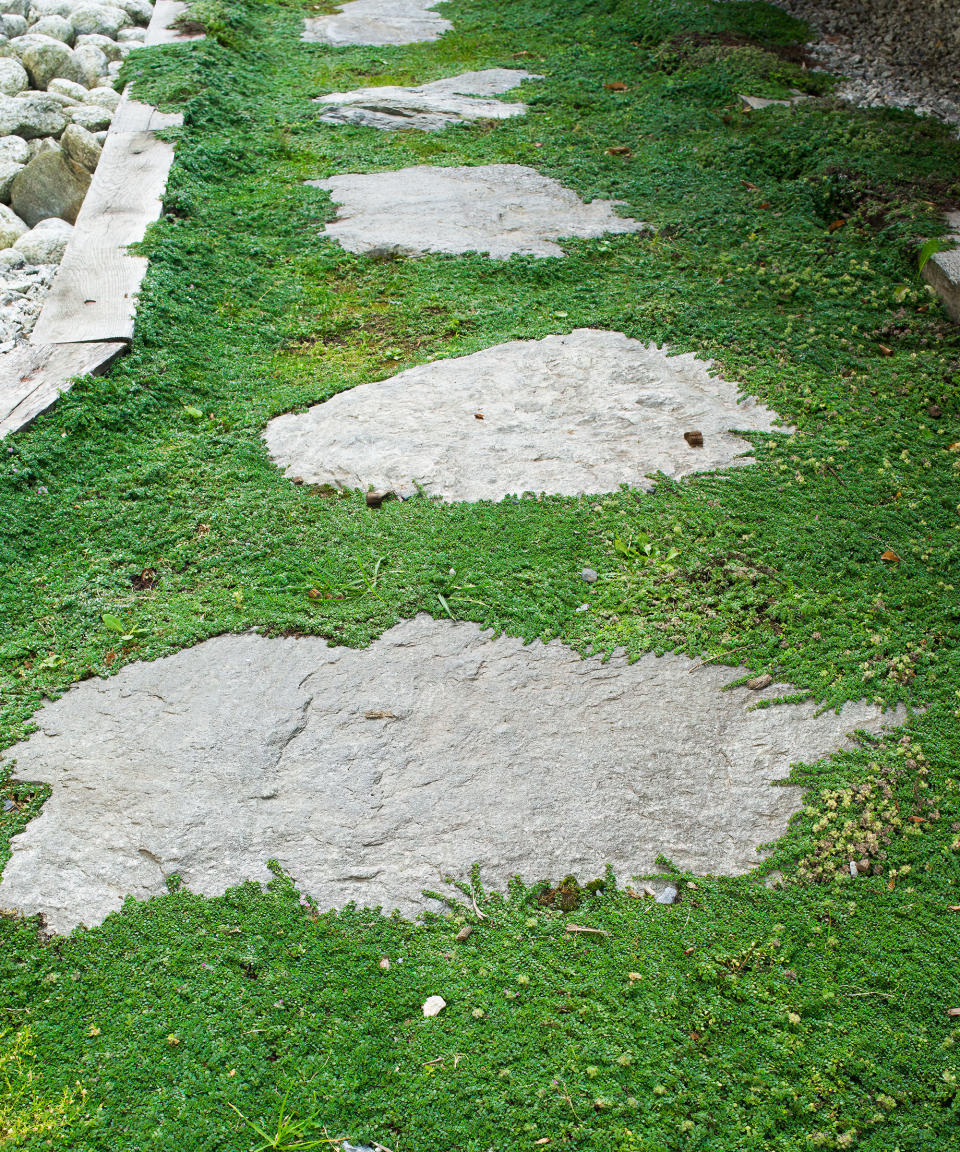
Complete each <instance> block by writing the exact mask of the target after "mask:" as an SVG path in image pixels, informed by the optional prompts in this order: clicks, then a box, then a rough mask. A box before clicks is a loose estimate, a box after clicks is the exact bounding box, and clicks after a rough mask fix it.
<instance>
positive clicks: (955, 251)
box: [923, 212, 960, 324]
mask: <svg viewBox="0 0 960 1152" xmlns="http://www.w3.org/2000/svg"><path fill="white" fill-rule="evenodd" d="M947 224H948V225H949V226H950V228H951V229H952V231H951V233H950V234H949V235H947V236H946V237H945V238H944V239H946V240H952V241H954V243H955V244H956V245H957V247H956V248H950V249H948V250H947V251H946V252H934V254H933V255H932V256H931V257H930V259H929V260H928V261H927V262H926V264H924V266H923V278H924V280H926V282H927V283H928V284H929V285H930V286H931V288H933V290H934V291H935V292H936V293H937V295H938V296H939V297H940V300H941V301H942V303H943V307H944V308H945V309H946V312H947V315H948V316H949V317H950V319H951V320H955V321H956V322H957V323H958V324H960V212H948V213H947Z"/></svg>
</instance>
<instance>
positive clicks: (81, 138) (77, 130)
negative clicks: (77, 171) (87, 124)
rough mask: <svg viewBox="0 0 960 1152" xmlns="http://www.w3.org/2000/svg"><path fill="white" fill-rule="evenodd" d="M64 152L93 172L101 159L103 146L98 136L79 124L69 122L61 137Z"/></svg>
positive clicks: (68, 157) (70, 158)
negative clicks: (98, 140) (101, 146)
mask: <svg viewBox="0 0 960 1152" xmlns="http://www.w3.org/2000/svg"><path fill="white" fill-rule="evenodd" d="M60 147H61V148H62V149H63V154H64V156H65V157H66V158H67V159H68V160H72V161H73V163H74V164H79V165H80V166H81V167H82V168H86V170H87V171H88V172H93V171H94V170H95V169H96V167H97V164H98V163H99V161H100V152H101V148H100V145H99V143H98V142H97V139H96V137H95V136H94V135H93V133H92V132H88V131H87V130H86V128H81V127H80V125H79V124H68V125H67V127H66V128H65V129H64V132H63V135H62V136H61V137H60Z"/></svg>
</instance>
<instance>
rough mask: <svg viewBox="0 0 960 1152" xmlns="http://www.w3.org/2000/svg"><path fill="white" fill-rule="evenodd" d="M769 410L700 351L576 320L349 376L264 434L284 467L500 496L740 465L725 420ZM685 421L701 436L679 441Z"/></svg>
mask: <svg viewBox="0 0 960 1152" xmlns="http://www.w3.org/2000/svg"><path fill="white" fill-rule="evenodd" d="M776 418H777V415H776V413H775V412H773V411H771V410H770V409H769V408H766V407H764V406H763V405H762V404H758V403H757V402H756V401H754V400H752V399H750V398H749V397H745V396H741V395H740V394H739V385H737V384H735V383H732V382H731V381H729V380H724V379H723V378H722V377H720V376H716V375H711V364H710V362H709V361H706V360H700V359H698V358H697V357H696V356H694V355H692V354H685V355H682V356H670V355H668V354H667V350H666V349H660V348H657V347H656V345H654V344H649V345H645V344H642V343H641V342H640V341H639V340H632V339H630V338H629V337H628V336H624V335H623V334H622V333H621V332H604V331H598V330H595V329H591V328H578V329H577V330H576V331H574V332H571V333H570V334H569V335H567V336H547V337H546V339H544V340H514V341H512V342H511V343H509V344H499V345H497V346H496V347H493V348H486V349H484V351H482V352H475V353H473V355H471V356H461V357H458V358H456V359H450V360H437V361H434V362H433V363H431V364H421V365H420V366H419V367H417V368H410V369H408V370H407V371H406V372H401V373H399V374H398V375H397V376H391V377H390V378H389V379H388V380H381V381H378V382H376V383H370V384H361V385H360V386H359V387H357V388H353V389H351V390H350V391H347V392H341V393H340V394H339V395H337V396H334V397H333V398H332V399H330V400H327V401H326V402H325V403H323V404H317V405H315V406H314V407H313V408H310V409H309V410H308V411H306V412H304V413H303V414H301V415H293V414H288V415H284V416H278V417H277V418H276V419H274V420H271V421H270V423H269V424H268V425H267V428H266V432H265V433H264V435H265V438H266V442H267V447H268V448H269V450H270V454H271V456H272V457H273V459H274V460H275V461H276V462H277V463H278V464H280V466H281V467H282V468H283V469H284V471H285V472H286V474H287V475H288V476H290V477H291V478H292V477H298V478H300V479H302V480H304V481H305V482H307V483H310V484H317V485H320V486H323V487H326V488H330V489H343V488H360V489H368V488H369V487H371V486H372V487H373V488H375V489H381V490H386V489H389V490H392V491H393V492H396V493H398V494H399V495H401V496H412V495H414V494H415V493H416V491H417V487H418V486H420V487H421V488H422V489H423V490H424V491H425V492H426V493H427V494H428V495H430V496H439V497H441V498H443V499H444V500H501V499H503V497H504V496H508V495H512V494H518V493H521V492H549V493H556V494H560V495H564V496H573V495H577V494H579V493H582V492H615V491H616V490H617V489H618V488H619V487H620V485H621V484H629V485H630V486H632V487H644V488H648V489H649V488H651V487H652V486H653V485H652V482H651V481H649V480H647V479H646V477H647V474H648V473H651V472H658V471H659V472H664V473H666V474H667V475H668V476H673V477H675V478H679V477H681V476H686V475H689V474H691V473H693V472H703V471H707V470H709V469H714V468H722V467H727V466H729V465H741V464H747V463H752V460H750V459H749V458H747V459H743V458H742V457H743V454H744V453H745V452H748V451H749V449H750V446H749V444H748V443H747V442H746V441H744V440H742V439H740V437H738V436H735V435H734V434H733V433H732V432H731V431H729V430H730V429H731V428H740V429H753V430H756V431H760V432H767V431H770V430H771V429H772V428H773V425H774V421H775V420H776ZM694 432H699V433H700V435H701V437H702V440H703V444H702V447H692V446H691V444H690V443H689V442H688V441H687V439H685V438H684V434H685V433H694ZM691 439H694V441H696V438H695V437H691Z"/></svg>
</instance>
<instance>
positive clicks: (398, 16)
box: [301, 0, 453, 48]
mask: <svg viewBox="0 0 960 1152" xmlns="http://www.w3.org/2000/svg"><path fill="white" fill-rule="evenodd" d="M438 3H439V0H351V2H350V3H349V4H344V5H343V7H342V8H341V9H340V11H339V12H336V13H334V14H333V15H331V16H316V17H314V18H312V19H309V20H305V21H304V31H303V35H302V37H301V39H303V40H305V41H307V42H308V43H312V44H333V45H334V46H336V47H345V46H347V45H351V44H369V45H372V46H374V47H381V48H383V47H387V46H389V45H390V44H415V43H417V42H418V41H421V40H439V39H440V37H441V36H442V35H443V34H444V32H449V30H450V29H451V28H452V27H453V25H452V24H451V23H450V21H449V20H444V19H443V17H442V16H438V15H437V14H436V12H433V11H432V8H433V7H434V5H436V4H438Z"/></svg>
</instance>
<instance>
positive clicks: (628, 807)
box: [0, 616, 905, 932]
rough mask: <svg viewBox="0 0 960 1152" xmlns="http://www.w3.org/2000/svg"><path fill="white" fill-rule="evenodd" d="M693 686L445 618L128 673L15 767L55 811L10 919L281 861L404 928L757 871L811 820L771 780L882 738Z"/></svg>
mask: <svg viewBox="0 0 960 1152" xmlns="http://www.w3.org/2000/svg"><path fill="white" fill-rule="evenodd" d="M693 666H694V665H693V661H691V660H690V659H688V658H687V657H684V656H662V657H660V658H659V659H658V658H656V657H654V656H652V655H647V656H644V657H643V658H642V659H640V660H638V661H637V662H636V663H634V664H628V663H627V661H626V659H625V658H624V657H623V656H619V655H615V656H614V657H613V658H612V659H611V660H610V661H609V662H608V663H603V662H602V661H601V660H600V659H599V658H590V659H586V660H583V659H581V658H580V657H579V656H578V654H577V653H576V652H574V651H572V650H571V649H569V648H567V647H565V646H564V645H562V644H560V643H558V642H553V643H551V644H547V645H544V644H542V643H540V642H539V641H537V642H534V643H533V644H529V645H525V644H523V643H522V642H521V641H520V640H516V639H511V638H509V637H506V636H500V637H499V638H497V639H493V638H491V635H490V633H488V632H483V631H481V630H480V629H479V628H478V627H477V626H476V625H475V624H466V623H453V622H451V621H436V620H433V619H431V618H430V617H427V616H419V617H417V618H416V619H414V620H408V621H405V622H404V623H401V624H398V625H397V626H396V627H394V628H391V629H390V630H389V631H388V632H387V633H385V634H384V635H383V636H382V637H381V638H380V639H379V640H377V641H375V642H374V643H373V644H371V645H370V647H369V648H366V649H363V650H357V649H352V648H344V647H340V648H332V647H329V646H328V645H327V643H326V642H325V641H324V640H322V639H321V638H319V637H306V638H282V639H267V638H264V637H261V636H257V635H253V634H249V633H248V634H246V635H242V636H230V635H228V636H220V637H218V638H216V639H214V640H208V641H206V642H205V643H202V644H198V645H197V646H196V647H194V648H190V649H187V650H186V651H183V652H180V653H178V654H177V655H175V656H169V657H167V658H165V659H163V660H157V661H156V662H154V663H149V664H148V663H143V664H133V665H130V666H129V667H127V668H124V669H123V670H122V671H121V672H120V673H119V674H118V675H117V676H114V677H111V678H110V679H105V680H88V681H85V682H83V683H81V684H79V685H77V686H76V687H75V688H73V689H71V691H69V692H68V693H66V695H64V696H63V697H61V698H60V699H59V700H57V701H56V702H53V703H50V704H47V705H45V706H44V707H43V708H42V709H41V710H40V711H39V712H38V713H37V715H36V717H35V719H36V722H37V723H38V725H39V731H37V732H36V733H34V735H32V736H31V737H29V739H27V740H26V741H25V742H23V743H21V744H19V745H17V746H16V747H14V748H11V749H9V750H8V755H9V756H10V757H15V758H16V761H17V768H16V775H17V777H18V778H20V779H23V780H34V781H44V782H47V783H49V784H50V785H52V795H51V797H50V799H49V800H48V801H47V802H46V804H45V805H44V808H43V811H42V812H41V813H40V815H39V816H38V817H37V818H36V819H35V820H33V821H31V822H30V824H29V825H28V826H27V828H26V829H25V831H23V832H22V833H21V834H20V835H19V836H16V837H15V838H14V839H13V842H12V851H13V855H12V857H11V859H10V860H9V862H8V863H7V865H6V867H5V870H4V875H3V881H2V884H0V907H4V908H9V909H19V910H20V911H22V912H24V913H27V914H33V913H37V912H41V913H43V914H44V916H45V917H46V920H47V926H48V927H49V928H50V929H51V930H53V931H55V932H66V931H69V929H71V928H72V927H74V925H76V924H79V923H85V924H88V925H94V924H97V923H99V922H100V921H101V920H103V918H104V917H105V916H106V915H108V914H109V913H110V912H112V911H114V910H115V909H117V908H119V907H120V905H121V903H122V901H123V899H124V897H125V896H126V895H128V894H131V895H134V896H136V897H138V898H147V897H149V896H153V895H156V894H158V893H162V892H164V891H165V887H166V885H165V878H166V877H168V876H170V875H171V874H173V873H177V874H178V875H180V876H181V877H182V879H183V881H184V882H185V884H186V885H187V886H188V887H189V888H191V889H192V890H194V891H197V892H200V893H203V894H205V895H214V894H217V893H220V892H223V891H224V890H225V889H226V888H227V887H229V886H231V885H234V884H237V883H239V882H240V881H242V880H258V881H261V880H266V879H269V872H268V871H267V869H266V867H265V862H266V861H267V860H269V859H273V858H276V859H277V860H278V861H279V862H280V864H281V866H282V867H283V868H284V869H286V870H287V871H288V872H289V873H290V874H291V875H292V876H293V877H294V879H295V880H296V881H297V883H298V885H299V887H300V889H301V890H302V891H304V892H306V893H309V894H310V895H311V896H312V897H313V898H314V899H316V901H317V902H318V904H319V905H320V906H321V907H323V908H329V907H339V906H342V905H343V904H345V903H346V902H347V901H350V900H355V901H356V902H357V903H358V904H362V905H374V906H375V905H379V904H382V905H383V906H384V907H386V908H393V907H397V908H399V909H400V910H401V911H403V912H404V913H416V912H417V911H418V909H421V908H422V907H423V906H424V903H425V901H424V900H423V898H422V897H421V892H422V889H423V888H425V887H428V888H432V889H437V888H440V887H442V882H443V877H444V876H447V875H454V876H457V877H466V876H467V875H468V874H469V872H470V869H471V867H472V865H473V864H474V863H475V862H478V863H479V864H480V865H481V868H482V875H483V877H484V880H485V881H486V882H487V883H488V884H491V885H504V884H506V882H507V881H508V880H509V878H510V877H511V876H513V875H515V874H518V875H520V876H522V877H523V878H524V879H525V880H527V881H529V882H534V881H537V880H539V879H545V878H548V877H552V878H554V879H557V878H559V877H561V876H564V875H566V874H567V873H569V872H573V873H576V874H577V875H579V876H580V878H581V879H582V880H586V879H588V878H593V877H595V876H598V875H602V874H603V870H604V867H605V865H606V864H607V863H610V864H612V865H613V867H614V868H615V869H616V872H617V874H618V876H620V877H621V878H622V879H623V880H627V879H628V878H629V877H630V876H632V875H634V874H636V873H638V872H641V871H651V870H653V868H654V861H655V857H656V855H657V853H658V852H663V853H664V854H665V855H666V856H668V857H671V858H672V859H673V860H674V861H675V862H676V863H677V864H678V865H679V866H681V867H683V868H689V869H692V870H696V871H697V872H710V873H713V872H719V873H739V872H744V871H747V870H749V868H750V867H751V866H752V865H753V864H755V863H757V862H758V860H759V857H758V855H757V852H756V847H757V846H758V845H759V844H761V843H764V842H767V841H770V840H773V839H775V838H776V837H777V836H779V835H780V834H781V833H783V831H784V830H785V828H786V826H787V821H788V820H789V818H790V816H791V815H792V814H793V813H794V812H796V811H797V809H798V807H799V805H800V803H801V790H800V789H799V788H786V787H771V786H770V785H771V782H772V781H775V780H779V779H782V778H783V777H785V776H786V775H787V773H788V770H789V765H790V763H791V762H793V761H797V760H804V761H808V762H811V761H814V760H817V759H819V758H820V757H822V756H825V755H828V754H829V753H831V752H833V751H834V750H836V749H838V748H839V747H841V746H842V745H844V742H845V740H844V738H845V734H846V733H847V732H849V731H850V730H852V729H855V728H865V729H868V730H870V731H877V730H878V729H879V728H880V727H881V724H882V723H883V722H884V720H883V719H882V718H881V714H880V712H879V710H878V709H877V708H874V707H872V706H869V705H867V704H865V703H850V704H847V705H845V706H844V708H843V711H842V712H841V713H840V714H839V715H837V714H836V713H833V712H826V713H824V714H823V715H819V716H818V715H817V714H816V713H817V706H816V704H814V703H813V702H806V703H802V704H789V705H780V706H777V707H771V708H766V709H753V708H751V706H752V705H754V704H756V703H757V702H758V700H760V699H762V698H764V696H772V695H780V694H783V693H785V692H787V691H789V690H790V689H789V687H788V686H786V685H776V684H772V685H770V687H769V689H768V690H767V691H766V693H763V692H755V691H750V690H749V689H747V688H745V687H741V688H734V689H731V690H728V691H723V687H724V685H725V684H726V683H728V682H729V681H730V679H731V677H732V676H734V675H737V674H738V672H731V670H730V669H728V668H717V667H716V666H713V665H708V666H701V667H698V668H696V670H695V671H694V673H693V675H689V673H690V671H691V669H692V668H693ZM742 671H743V670H742V669H741V670H739V672H742ZM904 718H905V712H904V710H902V709H901V710H900V711H899V712H898V713H897V714H896V715H893V716H890V717H887V718H884V719H885V720H886V722H887V723H890V722H896V723H900V722H902V721H903V719H904Z"/></svg>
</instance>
